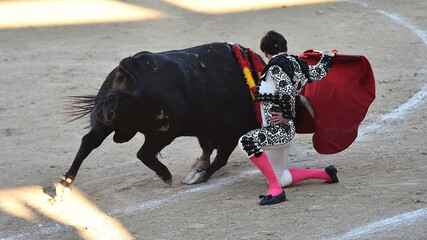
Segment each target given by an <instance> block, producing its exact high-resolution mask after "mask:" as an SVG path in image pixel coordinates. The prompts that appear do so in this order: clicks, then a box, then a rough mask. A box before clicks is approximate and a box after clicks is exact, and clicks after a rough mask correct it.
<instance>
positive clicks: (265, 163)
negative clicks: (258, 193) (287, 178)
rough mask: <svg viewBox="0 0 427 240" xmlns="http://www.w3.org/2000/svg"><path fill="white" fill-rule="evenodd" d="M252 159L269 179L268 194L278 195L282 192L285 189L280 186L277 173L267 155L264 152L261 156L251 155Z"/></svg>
mask: <svg viewBox="0 0 427 240" xmlns="http://www.w3.org/2000/svg"><path fill="white" fill-rule="evenodd" d="M250 159H251V161H252V162H253V163H254V164H255V166H257V167H258V169H259V170H260V171H261V173H262V174H263V175H264V177H265V178H266V179H267V182H268V186H269V189H268V193H267V195H272V196H276V195H278V194H280V193H282V191H283V189H282V187H281V186H280V183H279V181H278V180H277V177H276V174H275V173H274V171H273V168H272V167H271V164H270V161H269V160H268V157H267V155H266V154H265V153H264V152H263V153H262V155H261V156H259V157H251V158H250Z"/></svg>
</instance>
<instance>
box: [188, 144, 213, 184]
mask: <svg viewBox="0 0 427 240" xmlns="http://www.w3.org/2000/svg"><path fill="white" fill-rule="evenodd" d="M198 139H199V143H200V147H201V148H202V151H203V152H202V156H200V157H199V158H197V159H195V160H194V161H193V162H192V163H191V166H190V172H189V173H188V175H187V177H186V178H185V183H187V184H192V183H191V182H192V181H193V178H194V175H195V174H197V173H198V172H200V171H202V170H204V169H207V168H208V167H209V166H210V165H211V155H212V152H213V150H214V149H213V147H212V146H211V144H210V143H209V139H206V138H201V137H198Z"/></svg>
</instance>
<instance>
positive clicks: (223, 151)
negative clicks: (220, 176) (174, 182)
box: [186, 140, 237, 184]
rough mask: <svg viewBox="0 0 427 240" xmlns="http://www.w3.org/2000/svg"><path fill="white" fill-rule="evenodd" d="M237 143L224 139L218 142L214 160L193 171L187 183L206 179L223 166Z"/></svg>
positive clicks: (200, 181)
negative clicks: (203, 167) (204, 167)
mask: <svg viewBox="0 0 427 240" xmlns="http://www.w3.org/2000/svg"><path fill="white" fill-rule="evenodd" d="M236 145H237V141H236V142H233V141H229V140H227V141H224V142H223V143H220V144H219V145H218V148H217V154H216V156H215V159H214V161H213V162H212V164H210V165H209V166H208V167H207V168H206V169H204V170H200V171H198V172H197V173H195V174H194V175H193V176H192V178H191V179H189V181H186V183H187V184H196V183H202V182H206V181H208V179H209V178H210V177H211V176H212V175H213V174H214V173H215V172H216V171H217V170H219V169H220V168H222V167H223V166H225V165H226V164H227V162H228V158H229V157H230V155H231V153H232V152H233V150H234V148H235V147H236ZM186 180H187V179H186Z"/></svg>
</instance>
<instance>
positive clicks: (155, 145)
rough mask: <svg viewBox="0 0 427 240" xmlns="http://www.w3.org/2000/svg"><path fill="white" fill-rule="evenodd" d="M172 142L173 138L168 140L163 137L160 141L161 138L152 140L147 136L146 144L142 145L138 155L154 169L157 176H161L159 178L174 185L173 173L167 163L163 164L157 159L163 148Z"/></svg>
mask: <svg viewBox="0 0 427 240" xmlns="http://www.w3.org/2000/svg"><path fill="white" fill-rule="evenodd" d="M171 142H172V140H170V141H166V140H165V139H163V140H162V141H160V140H159V139H157V140H152V139H150V138H148V137H146V139H145V143H144V145H143V146H142V147H141V149H140V150H139V151H138V153H137V155H136V156H137V157H138V159H139V160H141V162H142V163H144V164H145V166H147V167H148V168H150V169H151V170H153V171H154V172H155V173H156V174H157V176H159V178H160V179H162V180H163V182H165V183H166V184H168V185H172V174H171V173H170V172H169V169H168V168H167V167H166V166H165V165H163V163H161V162H160V161H159V159H157V157H156V156H157V154H158V153H159V152H160V150H162V149H163V148H164V147H165V146H167V145H168V144H170V143H171Z"/></svg>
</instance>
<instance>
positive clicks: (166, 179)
mask: <svg viewBox="0 0 427 240" xmlns="http://www.w3.org/2000/svg"><path fill="white" fill-rule="evenodd" d="M157 176H158V177H159V178H160V179H162V181H163V182H164V183H166V184H167V185H172V176H171V177H169V178H163V177H160V176H159V175H157Z"/></svg>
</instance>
